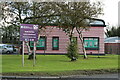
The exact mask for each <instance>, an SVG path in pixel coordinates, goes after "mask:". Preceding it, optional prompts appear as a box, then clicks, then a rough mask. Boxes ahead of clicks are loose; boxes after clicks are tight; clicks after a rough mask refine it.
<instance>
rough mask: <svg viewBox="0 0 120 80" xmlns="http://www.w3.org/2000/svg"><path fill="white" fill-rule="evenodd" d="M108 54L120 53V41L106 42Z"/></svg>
mask: <svg viewBox="0 0 120 80" xmlns="http://www.w3.org/2000/svg"><path fill="white" fill-rule="evenodd" d="M105 53H106V54H120V43H105Z"/></svg>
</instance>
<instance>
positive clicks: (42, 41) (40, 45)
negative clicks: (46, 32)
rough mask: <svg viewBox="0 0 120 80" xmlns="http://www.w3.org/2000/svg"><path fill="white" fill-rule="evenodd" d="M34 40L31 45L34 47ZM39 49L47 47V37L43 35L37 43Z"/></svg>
mask: <svg viewBox="0 0 120 80" xmlns="http://www.w3.org/2000/svg"><path fill="white" fill-rule="evenodd" d="M33 44H34V42H33V41H30V47H31V48H32V49H33ZM36 49H37V50H45V49H46V37H45V36H41V37H40V39H39V40H38V44H37V45H36Z"/></svg>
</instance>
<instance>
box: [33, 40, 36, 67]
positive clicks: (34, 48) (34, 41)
mask: <svg viewBox="0 0 120 80" xmlns="http://www.w3.org/2000/svg"><path fill="white" fill-rule="evenodd" d="M35 50H36V45H35V41H34V51H33V55H34V56H33V66H35Z"/></svg>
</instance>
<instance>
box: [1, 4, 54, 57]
mask: <svg viewBox="0 0 120 80" xmlns="http://www.w3.org/2000/svg"><path fill="white" fill-rule="evenodd" d="M54 7H55V6H54V3H49V2H41V3H37V2H31V3H28V2H6V3H5V5H4V7H3V8H2V9H3V17H2V19H3V20H4V22H6V23H7V24H8V25H12V26H19V25H20V24H22V23H24V24H38V25H40V26H39V32H40V30H41V29H43V28H44V27H45V26H46V25H49V24H48V23H49V21H50V20H51V19H53V17H52V18H51V16H54V15H56V13H54V11H53V10H54ZM10 28H11V27H10ZM19 29H20V26H19ZM38 38H40V33H39V37H38ZM26 45H27V48H28V55H29V57H28V59H33V51H31V49H30V46H29V42H26Z"/></svg>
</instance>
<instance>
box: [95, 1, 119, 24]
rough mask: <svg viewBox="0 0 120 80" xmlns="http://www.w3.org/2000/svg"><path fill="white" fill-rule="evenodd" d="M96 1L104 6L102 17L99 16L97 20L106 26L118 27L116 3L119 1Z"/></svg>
mask: <svg viewBox="0 0 120 80" xmlns="http://www.w3.org/2000/svg"><path fill="white" fill-rule="evenodd" d="M93 1H95V0H93ZM98 1H101V2H102V3H103V4H104V5H103V13H104V15H102V16H100V17H99V18H100V19H103V20H104V21H105V23H106V25H109V26H118V2H119V1H120V0H98Z"/></svg>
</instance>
